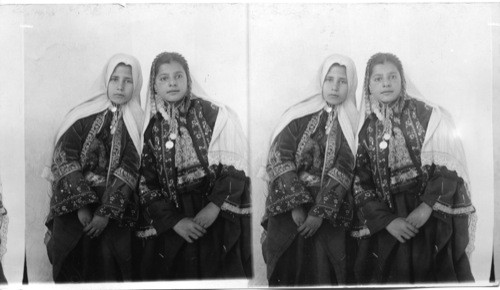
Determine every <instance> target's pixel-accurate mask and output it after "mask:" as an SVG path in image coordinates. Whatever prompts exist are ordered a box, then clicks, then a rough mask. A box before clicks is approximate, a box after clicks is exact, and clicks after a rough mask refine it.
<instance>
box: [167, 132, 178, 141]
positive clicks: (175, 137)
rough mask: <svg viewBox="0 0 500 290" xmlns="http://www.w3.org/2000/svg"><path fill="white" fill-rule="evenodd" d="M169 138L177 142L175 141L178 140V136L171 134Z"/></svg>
mask: <svg viewBox="0 0 500 290" xmlns="http://www.w3.org/2000/svg"><path fill="white" fill-rule="evenodd" d="M168 138H170V140H175V139H177V134H175V133H170V135H169V136H168Z"/></svg>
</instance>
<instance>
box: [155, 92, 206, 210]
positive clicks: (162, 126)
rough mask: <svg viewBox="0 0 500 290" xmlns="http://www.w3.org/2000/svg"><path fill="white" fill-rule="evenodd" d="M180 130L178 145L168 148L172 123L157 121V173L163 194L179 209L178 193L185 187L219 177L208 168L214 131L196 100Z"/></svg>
mask: <svg viewBox="0 0 500 290" xmlns="http://www.w3.org/2000/svg"><path fill="white" fill-rule="evenodd" d="M177 122H178V126H179V131H178V132H177V135H178V137H177V138H176V139H175V140H172V141H173V142H174V146H173V147H172V148H170V149H168V148H167V147H166V142H167V141H169V140H170V139H169V134H170V127H169V122H167V121H166V120H164V119H161V120H159V121H156V122H155V124H154V125H153V129H152V133H153V140H154V144H153V145H154V155H155V158H156V162H157V164H158V166H157V173H158V176H159V179H160V183H161V184H162V186H161V188H162V194H163V195H164V196H166V197H167V198H169V199H170V200H172V201H173V202H174V203H175V204H176V206H177V207H179V197H178V192H179V191H182V188H183V187H184V186H188V185H189V184H192V183H194V182H197V181H199V180H201V179H202V178H204V177H205V176H207V175H210V176H215V173H214V172H212V171H211V169H210V168H209V167H208V147H209V145H210V140H211V137H212V129H211V127H210V126H209V124H208V123H207V121H206V119H205V118H204V116H203V110H202V107H201V104H199V103H198V102H196V101H193V102H192V105H191V106H190V108H189V109H188V112H187V113H186V114H185V115H183V116H180V117H178V119H177Z"/></svg>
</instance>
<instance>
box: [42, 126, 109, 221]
mask: <svg viewBox="0 0 500 290" xmlns="http://www.w3.org/2000/svg"><path fill="white" fill-rule="evenodd" d="M85 130H86V128H85V122H83V120H79V121H77V122H75V124H73V125H72V126H71V127H70V128H69V129H68V130H67V131H66V132H65V133H64V134H63V136H62V137H61V138H60V139H59V142H58V143H57V145H56V149H55V150H54V156H53V160H52V174H53V175H54V181H53V183H52V198H51V202H50V207H51V211H52V214H53V215H55V216H59V215H63V214H66V213H70V212H73V211H76V210H78V209H80V208H82V207H84V206H85V205H88V204H91V203H97V202H99V199H98V197H97V194H96V193H95V192H94V191H93V190H92V189H91V188H90V186H89V185H88V184H87V182H86V180H85V178H84V176H83V174H82V167H81V165H80V153H81V150H82V144H83V142H84V138H85Z"/></svg>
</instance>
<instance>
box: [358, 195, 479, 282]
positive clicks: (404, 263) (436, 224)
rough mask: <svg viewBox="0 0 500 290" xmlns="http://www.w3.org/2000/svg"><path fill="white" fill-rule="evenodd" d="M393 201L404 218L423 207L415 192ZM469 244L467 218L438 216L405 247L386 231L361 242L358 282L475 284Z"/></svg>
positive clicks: (434, 216)
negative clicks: (418, 207)
mask: <svg viewBox="0 0 500 290" xmlns="http://www.w3.org/2000/svg"><path fill="white" fill-rule="evenodd" d="M393 197H394V201H395V207H396V209H397V214H398V215H399V216H401V217H406V216H408V214H409V213H410V212H411V211H412V210H413V209H414V208H416V207H417V206H418V205H419V204H420V200H419V198H418V195H417V194H416V193H415V192H413V191H405V192H401V193H398V194H396V195H394V196H393ZM468 242H469V233H468V217H467V216H453V217H451V216H443V215H440V214H438V213H435V212H434V213H433V214H432V215H431V217H430V218H429V220H428V221H427V222H426V223H425V224H424V226H422V227H421V228H420V229H419V233H418V234H417V235H416V236H415V237H414V238H412V239H410V240H408V241H406V242H405V243H400V242H398V241H397V240H396V238H394V237H393V236H392V235H391V234H390V233H389V232H388V231H387V230H385V229H383V230H381V231H380V232H378V233H376V234H375V235H373V236H372V237H370V238H369V239H365V240H361V241H360V242H359V247H358V255H357V258H356V262H355V275H356V280H357V281H358V283H360V284H367V283H426V282H428V283H435V282H472V281H474V277H473V276H472V272H471V270H470V264H469V259H468V257H467V255H466V253H465V248H466V246H467V244H468Z"/></svg>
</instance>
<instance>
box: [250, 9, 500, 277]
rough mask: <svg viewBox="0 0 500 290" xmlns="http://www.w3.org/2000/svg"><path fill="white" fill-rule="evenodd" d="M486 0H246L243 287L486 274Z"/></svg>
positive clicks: (489, 212)
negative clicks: (249, 275)
mask: <svg viewBox="0 0 500 290" xmlns="http://www.w3.org/2000/svg"><path fill="white" fill-rule="evenodd" d="M493 7H494V5H493V4H316V5H300V4H286V5H283V4H272V5H271V4H270V5H265V4H251V5H249V34H248V37H249V39H248V42H249V59H250V66H249V84H250V85H249V94H250V98H249V106H248V111H249V114H250V115H249V120H251V122H250V126H249V136H248V137H249V145H250V154H251V160H252V161H251V168H252V170H251V172H252V196H253V207H254V212H253V232H254V235H253V247H254V264H255V265H254V269H255V278H254V280H253V281H252V283H253V285H252V286H263V285H269V286H303V285H338V284H400V283H403V284H422V283H433V284H435V283H439V284H440V283H475V284H476V285H486V284H487V283H488V282H489V279H490V271H491V261H492V248H493V221H494V207H493V198H494V192H493V138H492V136H493V135H492V106H491V104H492V97H493V94H492V87H493V77H492V76H493V74H492V63H493V62H492V47H491V43H492V37H493V36H492V35H493V33H492V9H493Z"/></svg>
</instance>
